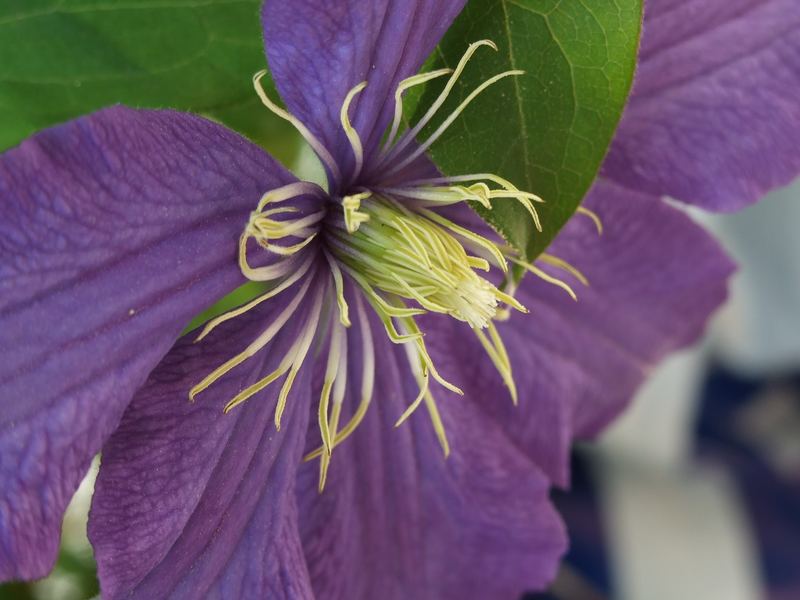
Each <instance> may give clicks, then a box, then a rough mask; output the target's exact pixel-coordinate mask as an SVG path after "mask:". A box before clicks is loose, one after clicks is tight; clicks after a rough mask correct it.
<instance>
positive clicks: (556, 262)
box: [536, 252, 589, 287]
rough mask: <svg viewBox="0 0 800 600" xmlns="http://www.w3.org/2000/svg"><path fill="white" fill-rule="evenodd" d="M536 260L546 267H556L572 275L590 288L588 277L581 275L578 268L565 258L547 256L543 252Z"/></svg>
mask: <svg viewBox="0 0 800 600" xmlns="http://www.w3.org/2000/svg"><path fill="white" fill-rule="evenodd" d="M536 260H539V261H541V262H543V263H544V264H546V265H550V266H552V267H556V268H558V269H561V270H562V271H566V272H567V273H569V274H570V275H572V276H573V277H574V278H575V279H577V280H578V281H580V282H581V283H582V284H583V285H585V286H587V287H588V286H589V280H588V279H586V276H585V275H584V274H583V273H581V272H580V271H579V270H578V269H577V268H576V267H574V266H572V265H571V264H569V263H568V262H567V261H565V260H564V259H563V258H559V257H557V256H553V255H552V254H547V253H546V252H542V253H541V254H540V255H539V256H538V258H537V259H536Z"/></svg>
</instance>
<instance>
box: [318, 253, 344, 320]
mask: <svg viewBox="0 0 800 600" xmlns="http://www.w3.org/2000/svg"><path fill="white" fill-rule="evenodd" d="M324 252H325V259H326V260H327V261H328V266H330V268H331V274H332V275H333V284H334V287H335V289H336V304H337V305H338V306H339V321H340V322H341V324H342V325H344V326H345V327H350V311H349V308H348V306H347V300H345V297H344V281H343V280H342V271H341V269H340V268H339V265H338V263H337V262H336V260H335V259H334V258H333V257H332V256H331V254H330V252H328V251H327V250H325V251H324Z"/></svg>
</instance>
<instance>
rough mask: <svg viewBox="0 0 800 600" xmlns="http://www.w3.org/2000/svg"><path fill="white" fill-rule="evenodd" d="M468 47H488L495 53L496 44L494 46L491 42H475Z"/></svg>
mask: <svg viewBox="0 0 800 600" xmlns="http://www.w3.org/2000/svg"><path fill="white" fill-rule="evenodd" d="M470 46H473V47H477V46H489V47H490V48H491V49H492V50H494V51H495V52H497V44H495V43H494V42H493V41H492V40H478V41H477V42H474V43H472V44H470Z"/></svg>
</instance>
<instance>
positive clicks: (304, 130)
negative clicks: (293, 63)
mask: <svg viewBox="0 0 800 600" xmlns="http://www.w3.org/2000/svg"><path fill="white" fill-rule="evenodd" d="M266 74H267V71H266V69H265V70H262V71H259V72H258V73H256V74H255V75H253V87H254V88H255V90H256V94H258V97H259V98H260V99H261V102H262V103H263V104H264V106H266V107H267V108H268V109H269V110H270V111H272V113H273V114H275V115H277V116H278V117H280V118H281V119H284V120H285V121H288V122H289V123H291V124H292V125H293V126H294V128H295V129H297V131H298V132H299V133H300V135H302V136H303V138H304V139H305V140H306V142H308V145H309V146H311V148H312V149H313V150H314V152H316V154H317V156H319V158H320V160H321V161H322V162H323V163H325V166H327V167H328V169H330V172H331V175H333V178H334V179H337V180H339V179H341V177H342V175H341V171H339V165H337V164H336V160H334V158H333V155H332V154H331V153H330V152H328V149H327V148H325V146H323V145H322V142H320V141H319V140H318V139H317V138H316V136H314V134H313V133H311V132H310V131H309V130H308V127H306V126H305V125H304V124H303V122H302V121H300V120H299V119H297V118H296V117H295V116H294V115H292V114H291V113H289V112H288V111H286V110H284V109H282V108H281V107H279V106H278V105H277V104H275V103H274V102H273V101H272V100H270V99H269V96H267V93H266V92H265V91H264V88H263V87H262V85H261V80H262V79H263V78H264V76H265V75H266Z"/></svg>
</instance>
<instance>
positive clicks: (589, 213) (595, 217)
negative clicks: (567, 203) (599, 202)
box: [577, 206, 603, 235]
mask: <svg viewBox="0 0 800 600" xmlns="http://www.w3.org/2000/svg"><path fill="white" fill-rule="evenodd" d="M577 212H578V213H579V214H582V215H585V216H587V217H589V218H590V219H591V220H592V223H594V226H595V227H596V228H597V235H603V222H602V221H601V220H600V217H599V216H598V215H597V213H596V212H594V211H593V210H590V209H588V208H586V207H585V206H579V207H578V210H577Z"/></svg>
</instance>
